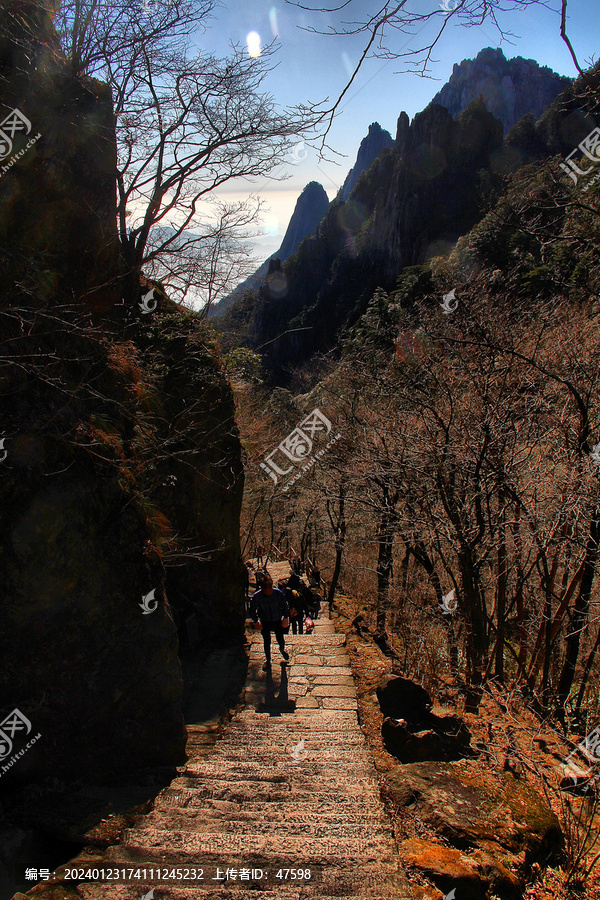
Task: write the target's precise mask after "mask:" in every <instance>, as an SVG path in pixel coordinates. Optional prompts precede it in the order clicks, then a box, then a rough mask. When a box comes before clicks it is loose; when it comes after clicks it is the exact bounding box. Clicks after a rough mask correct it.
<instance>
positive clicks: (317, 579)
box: [309, 560, 321, 591]
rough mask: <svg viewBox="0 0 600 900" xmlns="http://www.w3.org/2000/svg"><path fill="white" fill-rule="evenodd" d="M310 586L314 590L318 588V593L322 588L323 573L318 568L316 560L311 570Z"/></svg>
mask: <svg viewBox="0 0 600 900" xmlns="http://www.w3.org/2000/svg"><path fill="white" fill-rule="evenodd" d="M309 584H310V586H311V588H313V590H314V589H315V588H316V589H317V591H318V590H319V589H320V587H321V572H320V570H319V569H318V567H317V562H316V560H315V562H314V563H313V565H312V567H311V570H310V577H309Z"/></svg>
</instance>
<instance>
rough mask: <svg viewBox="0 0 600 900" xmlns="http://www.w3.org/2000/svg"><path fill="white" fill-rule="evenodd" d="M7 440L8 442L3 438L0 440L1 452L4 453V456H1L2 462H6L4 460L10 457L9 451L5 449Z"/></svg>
mask: <svg viewBox="0 0 600 900" xmlns="http://www.w3.org/2000/svg"><path fill="white" fill-rule="evenodd" d="M5 440H6V438H2V439H1V440H0V450H1V451H2V454H1V455H0V462H4V460H5V459H6V457H7V456H8V453H7V451H6V450H5V449H4V441H5Z"/></svg>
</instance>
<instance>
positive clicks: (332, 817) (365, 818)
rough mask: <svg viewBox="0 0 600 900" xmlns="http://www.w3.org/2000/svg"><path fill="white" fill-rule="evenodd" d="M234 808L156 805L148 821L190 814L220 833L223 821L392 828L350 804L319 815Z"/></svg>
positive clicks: (379, 815) (311, 811)
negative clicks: (159, 815) (160, 816)
mask: <svg viewBox="0 0 600 900" xmlns="http://www.w3.org/2000/svg"><path fill="white" fill-rule="evenodd" d="M218 802H222V801H218ZM231 805H235V806H237V809H236V810H235V811H233V810H229V811H227V812H225V811H224V810H223V809H222V808H211V807H208V808H207V807H206V806H202V807H197V808H194V807H190V806H183V807H178V805H177V802H171V803H169V802H167V803H161V804H156V805H155V809H154V810H153V811H152V812H151V813H149V814H148V816H147V819H148V820H152V821H157V820H158V816H156V819H155V818H154V817H155V815H156V814H157V813H160V814H161V815H163V816H165V821H167V820H168V819H169V817H170V816H186V815H189V816H190V818H193V819H194V821H195V822H200V821H201V822H206V823H210V822H212V823H213V826H214V830H215V831H219V830H220V829H219V828H218V827H217V824H218V823H219V822H223V823H224V825H225V826H226V827H229V826H230V825H231V826H235V825H238V824H239V825H241V824H244V825H247V826H248V825H249V824H251V823H256V824H257V825H262V824H267V825H269V827H270V826H271V825H273V824H277V826H278V827H279V828H283V829H284V830H285V829H286V828H288V829H289V830H290V831H295V830H297V829H298V828H300V827H301V826H303V825H306V826H309V825H310V826H321V825H323V826H324V827H327V828H336V827H337V826H338V825H343V826H344V827H346V826H348V827H354V826H355V825H360V826H364V825H366V824H368V825H369V826H371V825H373V826H379V825H381V826H382V827H385V828H389V819H388V818H387V816H385V815H384V814H383V813H382V812H366V811H365V810H362V811H361V810H360V809H359V808H358V807H355V808H354V809H353V810H352V811H349V810H348V808H347V806H346V805H344V806H342V807H341V808H339V809H333V808H332V809H331V810H329V811H328V812H322V811H319V812H316V811H315V810H314V808H310V809H309V808H308V807H309V804H304V806H305V807H307V809H306V811H304V812H302V811H298V809H297V807H296V804H294V807H293V808H292V809H289V810H286V809H277V808H274V809H269V810H268V814H266V811H265V808H264V804H263V805H262V806H260V805H258V808H254V809H252V810H248V809H246V808H245V807H243V806H241V805H239V804H231ZM169 820H170V819H169Z"/></svg>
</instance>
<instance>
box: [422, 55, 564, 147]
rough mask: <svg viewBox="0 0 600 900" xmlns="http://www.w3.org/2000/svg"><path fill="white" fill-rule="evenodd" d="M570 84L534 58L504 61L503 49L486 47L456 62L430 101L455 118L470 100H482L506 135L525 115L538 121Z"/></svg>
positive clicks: (516, 57) (517, 57)
mask: <svg viewBox="0 0 600 900" xmlns="http://www.w3.org/2000/svg"><path fill="white" fill-rule="evenodd" d="M570 82H571V79H570V78H566V77H564V76H563V75H557V74H556V72H553V71H552V69H549V68H548V67H547V66H540V65H539V64H538V63H537V62H536V61H535V60H533V59H523V58H522V57H521V56H515V57H514V58H513V59H506V57H505V56H504V53H503V52H502V50H500V49H494V48H492V47H486V48H485V49H484V50H481V51H480V52H479V53H478V54H477V56H476V57H475V59H463V61H462V62H461V63H455V64H454V66H453V69H452V75H451V76H450V78H449V79H448V81H447V82H446V84H445V85H444V87H443V88H442V89H441V91H438V93H437V94H436V95H435V97H434V98H433V100H432V101H431V102H432V103H439V104H440V106H445V107H446V109H447V110H448V112H449V113H450V115H451V116H452V118H453V119H455V118H456V116H458V115H459V114H460V113H461V112H463V110H465V109H466V108H467V106H468V105H469V103H470V102H471V100H478V99H479V98H481V99H482V100H483V102H484V103H485V105H486V107H487V109H488V110H489V111H490V112H491V113H492V115H493V116H494V117H495V118H496V119H500V121H501V122H502V124H503V125H504V133H505V134H506V133H507V132H508V131H509V130H510V129H511V128H512V127H513V125H516V123H517V122H518V121H519V119H521V118H522V117H523V116H524V115H526V114H527V113H531V114H532V115H533V116H534V118H536V119H537V118H539V116H541V114H542V113H543V112H544V110H545V109H546V107H547V106H549V105H550V103H552V101H553V100H555V99H556V97H557V96H558V95H559V94H560V92H561V91H562V90H564V89H565V87H566V86H567V85H568V84H570Z"/></svg>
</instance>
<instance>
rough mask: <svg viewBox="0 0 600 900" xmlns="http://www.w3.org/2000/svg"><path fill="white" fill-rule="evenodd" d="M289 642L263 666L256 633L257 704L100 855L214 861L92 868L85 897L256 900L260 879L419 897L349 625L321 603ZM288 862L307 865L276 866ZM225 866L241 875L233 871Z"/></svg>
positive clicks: (295, 892) (250, 699) (250, 698)
mask: <svg viewBox="0 0 600 900" xmlns="http://www.w3.org/2000/svg"><path fill="white" fill-rule="evenodd" d="M286 647H287V649H288V651H289V653H290V665H289V667H286V666H284V665H283V664H281V663H280V661H279V650H278V648H277V646H276V643H275V639H274V638H273V648H272V658H273V668H272V672H271V671H267V672H263V671H262V664H263V662H264V655H263V646H262V638H261V636H260V634H259V633H258V632H256V633H254V634H253V635H252V638H251V645H250V666H249V675H248V680H247V684H246V689H245V703H246V708H245V709H244V710H243V711H242V712H240V713H238V714H237V715H236V716H234V718H233V719H232V721H231V722H230V724H229V726H228V728H227V729H226V731H225V734H224V735H223V737H222V739H220V740H218V741H217V742H216V744H214V746H213V747H212V750H211V752H210V753H209V754H208V755H204V754H202V753H200V754H199V755H198V756H193V757H192V758H190V759H189V760H188V763H187V765H186V766H185V767H184V768H183V770H182V771H181V773H180V777H178V778H177V779H176V780H175V781H173V782H172V783H171V785H170V786H169V787H168V788H167V789H165V790H164V791H162V792H161V794H159V796H158V797H157V798H156V801H155V804H154V809H153V810H152V812H151V813H150V814H149V815H147V816H145V817H144V818H143V819H141V820H140V821H139V823H138V825H137V826H136V827H135V828H132V829H130V830H129V831H126V832H125V833H124V836H123V839H122V841H121V844H119V845H118V846H116V847H112V848H110V849H109V850H108V851H107V852H106V853H105V855H104V859H103V862H102V865H103V866H104V867H105V868H110V867H118V868H120V869H122V868H123V867H127V868H134V869H136V870H138V869H142V870H143V868H144V867H145V868H146V869H147V870H148V869H150V868H151V867H153V868H154V870H156V869H157V868H160V869H161V870H164V869H167V868H168V869H172V868H174V867H176V868H179V869H185V868H192V867H196V868H200V867H202V869H203V870H204V880H202V881H197V882H194V881H185V882H184V883H182V881H180V880H177V878H174V879H167V880H163V879H160V880H157V879H156V877H154V878H153V879H150V878H143V877H142V878H141V880H140V879H139V877H137V876H135V878H136V879H137V880H133V881H129V882H128V883H116V882H115V881H108V882H100V881H97V882H86V881H82V882H81V883H79V885H78V887H77V892H78V894H79V896H80V897H83V898H85V900H104V898H106V900H108V898H109V897H110V898H111V900H120V898H123V900H134V898H135V900H140V898H141V897H142V896H143V895H145V894H146V893H147V892H148V891H149V890H150V889H151V888H153V887H154V889H155V900H160V898H161V897H162V896H164V897H168V898H171V897H172V898H174V900H178V898H194V900H195V898H197V900H201V898H204V897H207V898H208V897H215V898H217V897H220V898H229V897H231V898H235V900H248V898H256V896H257V892H259V893H260V896H261V897H264V898H265V900H270V898H273V900H300V898H309V897H315V898H319V900H326V898H333V897H335V898H341V897H344V898H354V900H367V898H369V900H409V898H410V890H409V886H408V882H407V880H406V877H405V876H404V874H403V871H402V869H401V867H400V865H399V860H398V851H397V847H396V844H395V841H394V837H393V833H392V829H391V825H390V822H389V819H388V818H387V816H386V814H385V813H384V811H383V807H382V803H381V799H380V795H379V785H378V780H377V775H376V772H375V769H374V767H373V763H372V761H371V759H370V755H369V751H368V748H367V745H366V741H365V738H364V736H363V734H362V732H361V730H360V727H359V726H358V722H357V714H356V709H357V701H356V692H355V688H354V683H353V679H352V675H351V670H350V667H349V660H348V656H347V653H346V648H345V638H344V636H343V635H340V634H336V633H335V630H334V628H333V625H332V624H331V623H330V621H329V620H328V619H327V617H321V618H320V619H319V620H318V621H317V622H316V623H315V631H314V633H313V634H312V635H297V636H294V635H292V634H291V633H290V634H289V635H288V636H286ZM286 869H287V870H289V871H295V872H296V874H297V873H298V870H302V872H303V877H302V878H298V877H296V878H295V879H293V880H292V878H291V876H288V877H287V878H286V877H284V875H283V874H282V876H281V877H280V878H279V879H278V878H277V873H278V872H279V871H280V870H281V873H285V870H286ZM227 870H229V872H230V873H231V872H236V877H235V878H233V876H232V875H231V876H230V877H227V878H225V873H226V871H227ZM242 870H243V871H244V877H243V878H242V877H241V876H240V872H241V871H242ZM307 870H310V873H311V875H310V879H308V878H305V877H304V875H305V874H306V871H307ZM219 873H220V875H221V879H217V878H215V876H218V875H219ZM247 873H248V874H247ZM258 873H260V876H259V874H258Z"/></svg>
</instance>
